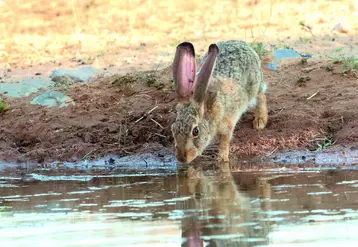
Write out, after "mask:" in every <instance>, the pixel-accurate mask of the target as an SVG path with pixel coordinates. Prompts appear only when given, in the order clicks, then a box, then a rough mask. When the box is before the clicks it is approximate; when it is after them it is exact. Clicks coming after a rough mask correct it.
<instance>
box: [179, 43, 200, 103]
mask: <svg viewBox="0 0 358 247" xmlns="http://www.w3.org/2000/svg"><path fill="white" fill-rule="evenodd" d="M195 71H196V65H195V51H194V46H193V45H192V44H191V43H189V42H183V43H181V44H179V45H178V46H177V50H176V53H175V58H174V62H173V78H174V82H175V90H176V92H177V94H178V96H179V99H180V100H188V99H189V97H190V96H191V94H192V90H193V84H194V80H195Z"/></svg>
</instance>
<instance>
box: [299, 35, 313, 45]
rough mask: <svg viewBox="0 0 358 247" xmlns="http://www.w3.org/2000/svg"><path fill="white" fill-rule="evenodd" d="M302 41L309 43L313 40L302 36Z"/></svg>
mask: <svg viewBox="0 0 358 247" xmlns="http://www.w3.org/2000/svg"><path fill="white" fill-rule="evenodd" d="M300 41H301V42H302V43H305V44H307V43H309V42H310V41H311V39H310V38H303V37H300Z"/></svg>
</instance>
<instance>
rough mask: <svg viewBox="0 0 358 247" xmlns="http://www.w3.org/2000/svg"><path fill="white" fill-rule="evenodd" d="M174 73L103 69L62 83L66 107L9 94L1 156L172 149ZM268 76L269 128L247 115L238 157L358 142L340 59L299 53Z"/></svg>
mask: <svg viewBox="0 0 358 247" xmlns="http://www.w3.org/2000/svg"><path fill="white" fill-rule="evenodd" d="M327 67H331V68H330V69H329V70H328V69H327ZM171 74H172V71H171V68H170V67H169V68H166V69H163V70H158V71H148V72H140V73H132V74H121V75H112V76H101V75H99V76H97V77H96V78H93V79H92V80H93V81H92V82H91V83H88V84H75V85H72V86H70V87H68V88H66V89H60V90H66V92H67V95H68V96H70V97H71V98H72V99H73V100H74V102H75V105H70V106H68V107H65V108H47V107H43V106H38V105H30V104H29V103H28V102H29V98H28V97H25V98H17V99H13V98H6V96H4V100H5V101H6V102H8V103H9V105H10V110H9V111H7V112H2V113H1V114H0V118H1V122H0V158H1V160H3V161H12V162H35V163H40V164H41V163H49V162H53V161H70V162H75V161H81V160H92V159H97V158H100V157H103V156H105V155H111V154H113V155H118V156H119V157H121V156H128V155H133V154H137V153H141V152H152V151H159V150H162V149H163V152H164V150H166V151H165V152H169V153H170V152H172V151H171V150H172V145H173V144H172V141H173V140H172V135H171V132H170V125H171V123H172V122H173V120H174V119H175V110H174V107H175V103H176V98H175V94H174V89H173V82H172V76H171ZM264 74H265V80H266V81H267V82H268V83H269V85H270V88H269V91H268V104H269V123H268V126H267V128H266V129H265V130H263V131H256V130H254V129H253V128H252V121H253V118H254V116H253V113H252V112H247V114H245V115H244V116H243V118H242V120H241V121H240V123H239V124H238V125H237V127H236V131H235V134H234V137H233V140H232V146H231V156H232V157H231V158H232V159H233V160H234V161H235V160H238V159H243V158H247V157H251V156H270V155H274V154H275V153H278V152H280V151H285V150H296V149H299V150H319V149H320V148H322V147H324V148H326V147H329V146H331V145H332V144H334V145H337V144H339V145H341V146H343V147H345V146H349V147H350V148H352V149H355V148H357V147H358V145H357V143H358V116H357V115H356V114H355V112H356V109H357V107H358V99H357V97H356V95H358V87H357V78H356V75H355V74H351V75H343V74H342V69H341V65H339V64H332V62H331V61H311V60H308V62H307V63H302V61H301V60H300V59H295V60H290V61H289V62H285V63H284V64H280V70H279V71H272V70H268V69H266V70H265V71H264ZM40 93H41V91H39V92H38V93H36V94H40ZM36 94H35V95H36ZM215 149H216V146H215V144H214V145H213V146H212V147H209V148H208V150H207V152H206V153H205V154H204V155H205V156H206V157H212V155H215ZM168 150H169V151H168Z"/></svg>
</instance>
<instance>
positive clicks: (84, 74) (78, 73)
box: [50, 66, 97, 82]
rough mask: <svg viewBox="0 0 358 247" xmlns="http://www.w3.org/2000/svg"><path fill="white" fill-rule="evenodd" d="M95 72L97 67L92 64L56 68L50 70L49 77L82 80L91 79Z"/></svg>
mask: <svg viewBox="0 0 358 247" xmlns="http://www.w3.org/2000/svg"><path fill="white" fill-rule="evenodd" d="M96 72H97V69H96V68H94V67H92V66H86V67H82V68H79V69H56V70H54V71H52V73H51V75H50V78H51V79H52V80H53V79H54V78H61V77H62V78H65V77H69V78H72V79H73V81H75V82H83V81H88V80H89V79H91V78H92V77H93V76H94V74H95V73H96Z"/></svg>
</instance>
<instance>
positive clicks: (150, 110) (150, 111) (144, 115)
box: [134, 105, 158, 123]
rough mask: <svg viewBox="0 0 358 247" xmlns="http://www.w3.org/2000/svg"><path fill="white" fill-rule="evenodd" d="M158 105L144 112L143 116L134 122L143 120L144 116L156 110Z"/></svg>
mask: <svg viewBox="0 0 358 247" xmlns="http://www.w3.org/2000/svg"><path fill="white" fill-rule="evenodd" d="M157 108H158V106H157V105H156V106H155V107H153V108H152V109H151V110H149V111H148V112H147V113H144V114H143V116H141V117H140V118H138V119H137V120H136V121H135V122H134V123H138V122H139V121H140V120H142V119H143V118H145V117H146V116H148V115H149V114H150V113H151V112H152V111H154V110H155V109H157Z"/></svg>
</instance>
